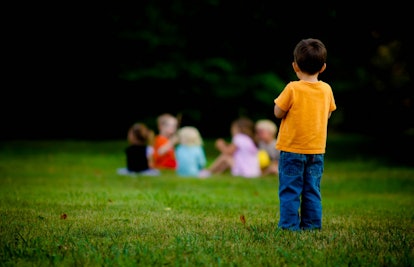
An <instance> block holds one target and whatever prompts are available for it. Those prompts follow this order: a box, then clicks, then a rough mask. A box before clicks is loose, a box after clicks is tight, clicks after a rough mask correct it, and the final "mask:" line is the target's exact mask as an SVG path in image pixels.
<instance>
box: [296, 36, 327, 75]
mask: <svg viewBox="0 0 414 267" xmlns="http://www.w3.org/2000/svg"><path fill="white" fill-rule="evenodd" d="M326 57H327V51H326V47H325V45H324V44H323V43H322V42H321V41H320V40H318V39H314V38H308V39H303V40H301V41H300V42H299V43H298V44H297V45H296V47H295V49H294V50H293V59H294V61H295V62H296V64H297V65H298V67H299V68H300V70H301V71H303V72H305V73H307V74H310V75H312V74H316V73H318V72H319V71H320V70H321V69H322V67H323V65H324V64H325V63H326Z"/></svg>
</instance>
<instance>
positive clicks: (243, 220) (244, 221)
mask: <svg viewBox="0 0 414 267" xmlns="http://www.w3.org/2000/svg"><path fill="white" fill-rule="evenodd" d="M240 221H241V222H242V224H243V225H246V218H245V217H244V215H243V214H242V215H240Z"/></svg>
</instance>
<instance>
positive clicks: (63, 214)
mask: <svg viewBox="0 0 414 267" xmlns="http://www.w3.org/2000/svg"><path fill="white" fill-rule="evenodd" d="M67 217H68V215H67V214H66V213H62V214H60V219H62V220H65V219H66V218H67Z"/></svg>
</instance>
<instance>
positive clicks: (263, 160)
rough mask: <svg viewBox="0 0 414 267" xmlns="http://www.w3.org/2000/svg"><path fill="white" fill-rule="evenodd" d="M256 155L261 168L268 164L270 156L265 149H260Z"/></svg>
mask: <svg viewBox="0 0 414 267" xmlns="http://www.w3.org/2000/svg"><path fill="white" fill-rule="evenodd" d="M257 156H258V158H259V164H260V168H262V169H263V168H266V167H267V166H269V165H270V157H269V154H267V152H266V151H265V150H263V149H260V150H259V152H258V153H257Z"/></svg>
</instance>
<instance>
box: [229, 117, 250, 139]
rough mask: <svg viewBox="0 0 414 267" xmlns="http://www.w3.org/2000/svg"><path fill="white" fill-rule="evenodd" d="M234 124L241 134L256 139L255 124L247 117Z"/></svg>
mask: <svg viewBox="0 0 414 267" xmlns="http://www.w3.org/2000/svg"><path fill="white" fill-rule="evenodd" d="M233 124H235V125H237V127H238V128H239V129H240V132H241V133H244V134H246V135H248V136H250V137H251V138H252V139H254V122H253V121H252V120H251V119H249V118H247V117H239V118H238V119H236V120H235V121H233Z"/></svg>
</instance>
